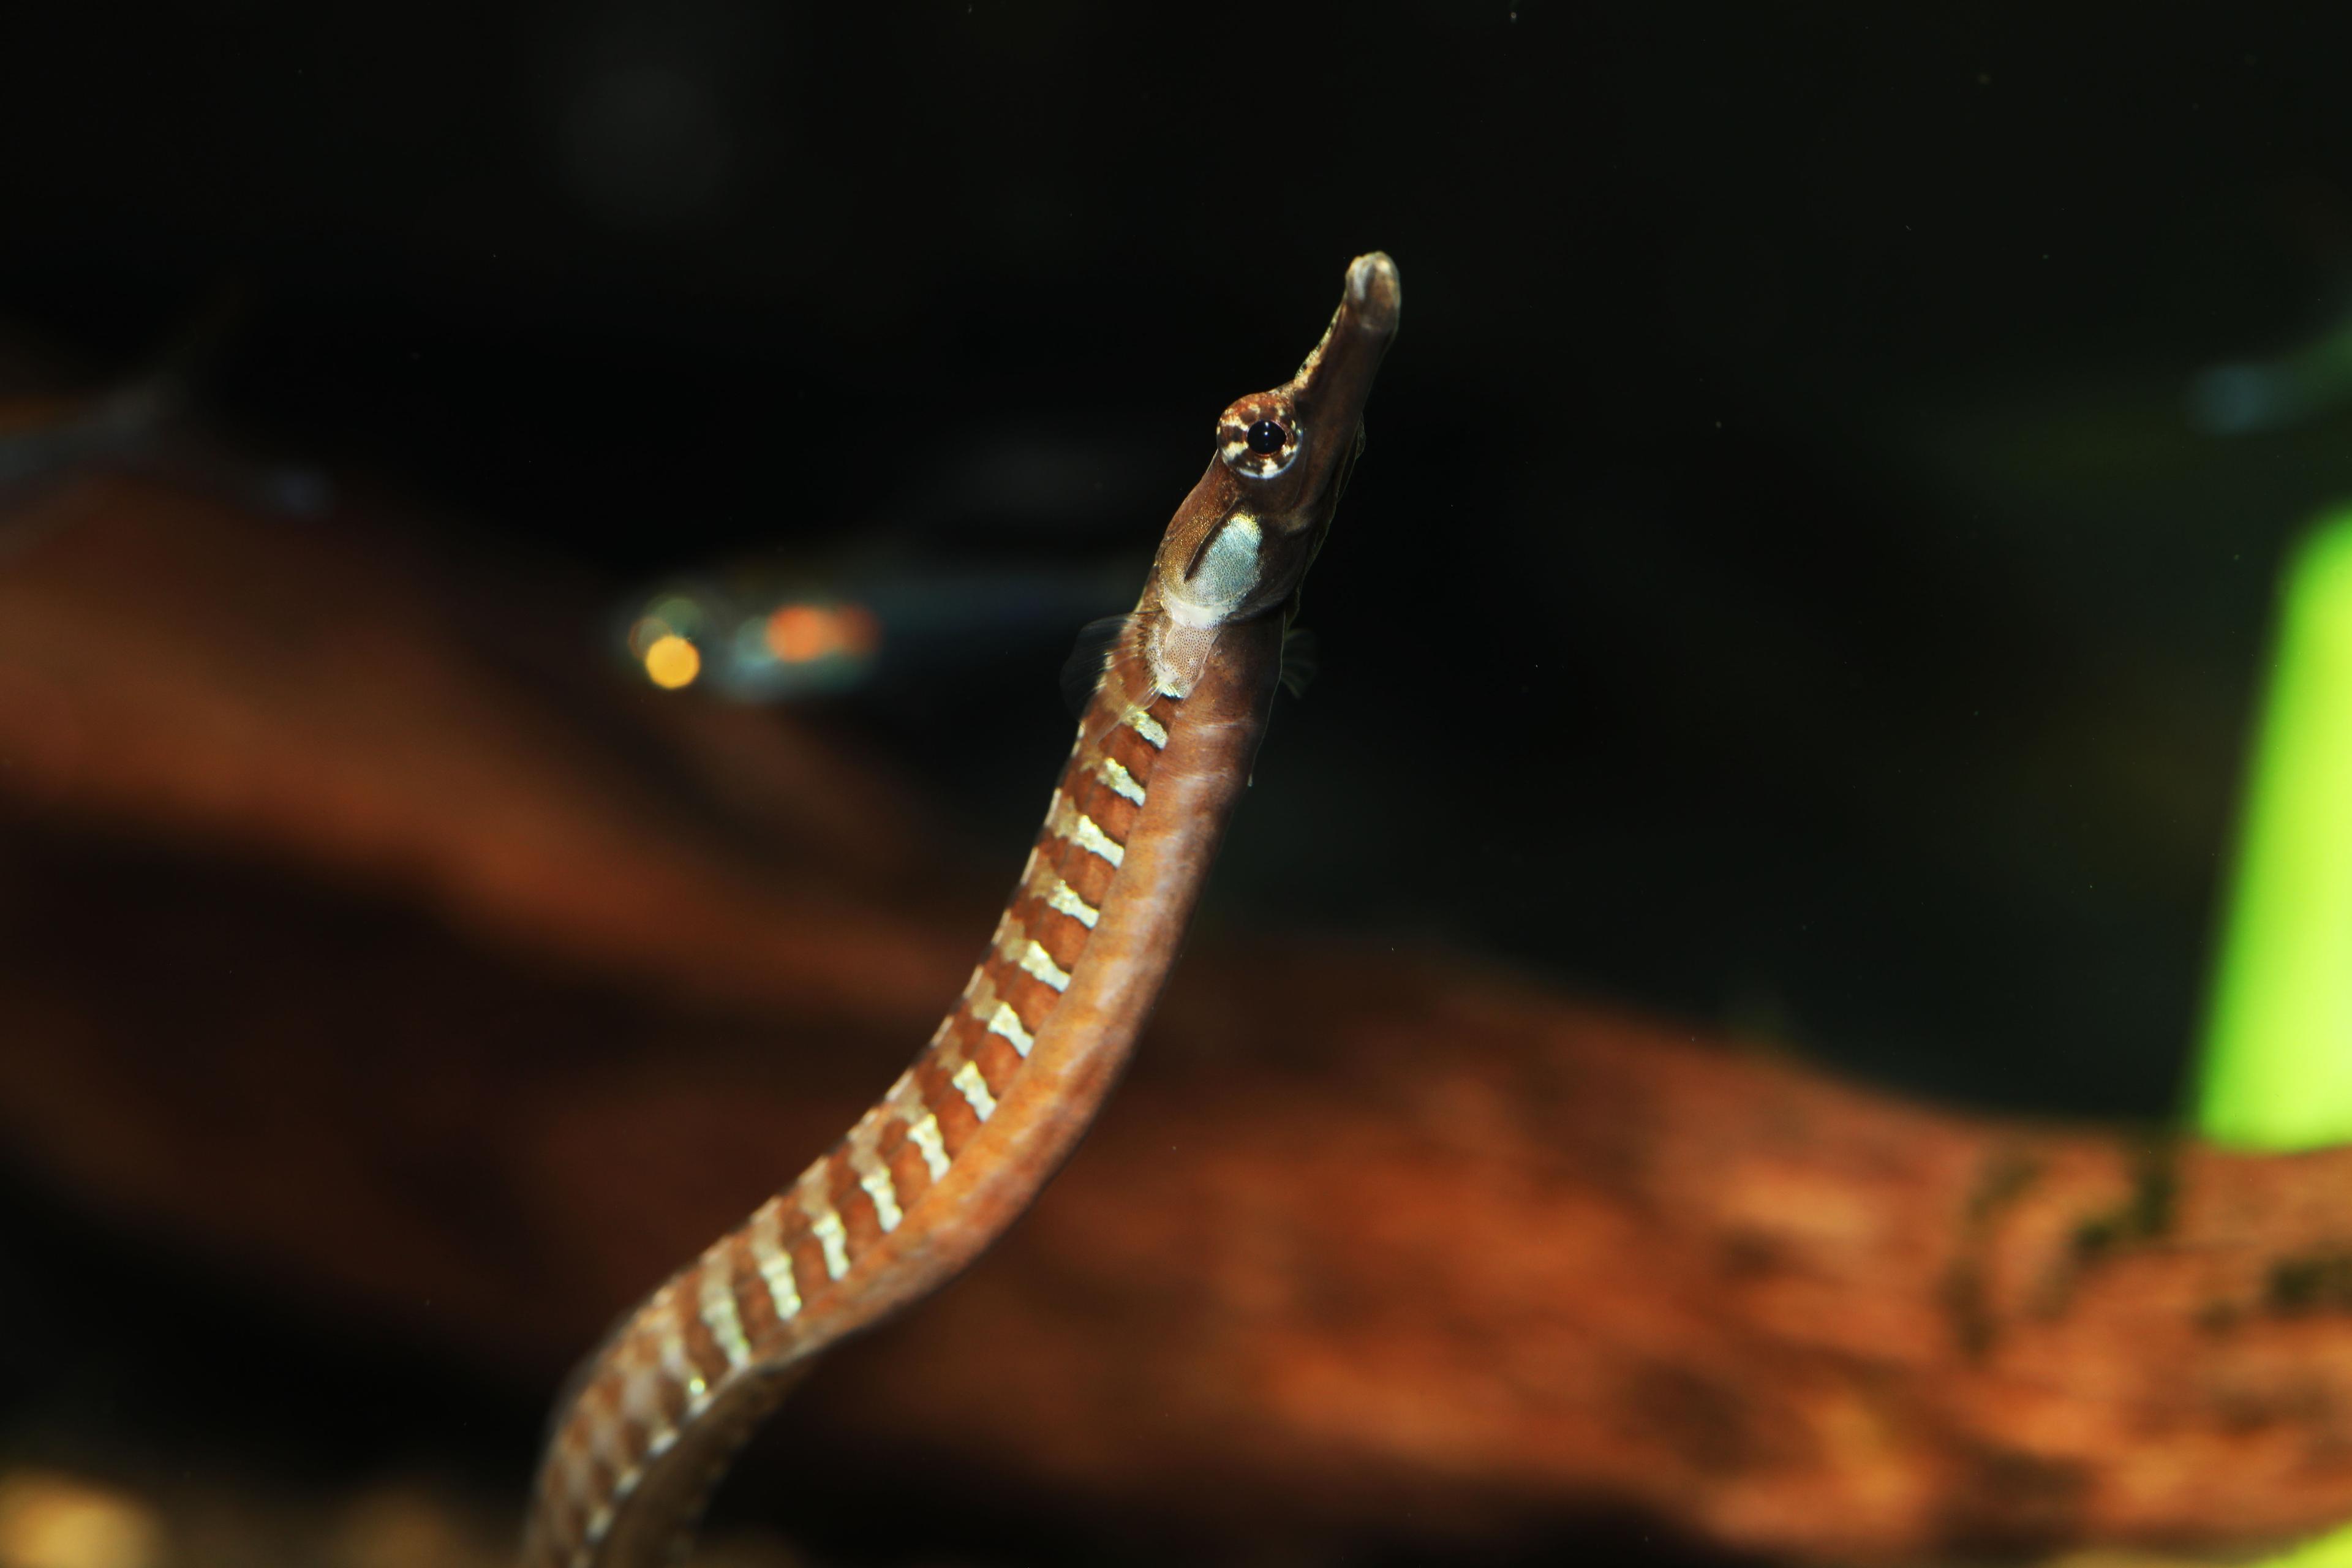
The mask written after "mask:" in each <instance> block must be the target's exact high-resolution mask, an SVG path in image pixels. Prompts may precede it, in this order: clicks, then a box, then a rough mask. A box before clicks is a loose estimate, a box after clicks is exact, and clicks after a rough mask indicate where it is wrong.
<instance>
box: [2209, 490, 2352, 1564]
mask: <svg viewBox="0 0 2352 1568" xmlns="http://www.w3.org/2000/svg"><path fill="white" fill-rule="evenodd" d="M2273 658H2274V662H2273V668H2272V674H2271V688H2270V693H2269V697H2268V699H2267V700H2266V702H2265V704H2264V708H2263V719H2262V732H2261V736H2260V739H2259V740H2258V742H2257V743H2256V747H2255V752H2254V760H2253V767H2252V773H2251V777H2250V784H2249V788H2248V792H2247V796H2246V806H2245V815H2244V821H2243V826H2242V830H2241V832H2242V837H2241V841H2240V844H2239V849H2238V865H2237V888H2236V890H2235V893H2234V895H2233V897H2232V901H2231V908H2230V913H2229V925H2228V927H2227V929H2226V931H2225V933H2224V936H2223V940H2222V946H2221V964H2220V968H2219V971H2218V973H2217V974H2216V983H2215V986H2214V992H2213V1001H2212V1007H2211V1014H2210V1019H2209V1022H2208V1026H2207V1032H2206V1038H2205V1056H2204V1075H2203V1081H2202V1083H2201V1084H2200V1089H2199V1095H2198V1104H2197V1121H2198V1127H2199V1130H2200V1131H2202V1132H2203V1133H2204V1135H2205V1136H2206V1137H2208V1138H2210V1139H2211V1140H2213V1141H2214V1142H2220V1143H2227V1144H2233V1145H2235V1146H2237V1147H2239V1148H2242V1149H2259V1150H2292V1149H2312V1148H2318V1147H2321V1146H2323V1145H2326V1144H2331V1143H2352V508H2346V509H2344V510H2338V511H2336V512H2335V513H2332V514H2331V515H2329V516H2328V517H2326V519H2324V520H2323V521H2321V523H2320V525H2319V526H2318V527H2317V528H2316V529H2315V530H2314V531H2312V533H2311V535H2310V536H2309V537H2308V538H2306V539H2305V541H2304V542H2303V544H2302V545H2301V547H2300V548H2298V549H2297V551H2296V552H2295V554H2294V560H2293V561H2292V562H2291V563H2290V564H2289V566H2288V568H2287V574H2286V583H2285V594H2284V599H2283V602H2282V605H2281V613H2280V620H2279V626H2278V630H2277V633H2276V641H2275V644H2274V651H2273ZM2281 1561H2287V1560H2284V1559H2283V1560H2281ZM2292 1561H2294V1562H2296V1563H2303V1562H2305V1559H2304V1558H2303V1557H2301V1556H2297V1557H2295V1558H2294V1559H2292ZM2309 1561H2311V1562H2314V1563H2316V1562H2320V1561H2323V1559H2317V1558H2314V1559H2310V1560H2309ZM2324 1561H2326V1562H2328V1563H2334V1562H2336V1561H2337V1559H2336V1558H2335V1557H2328V1558H2326V1559H2324ZM2343 1561H2345V1562H2346V1563H2347V1565H2352V1546H2347V1549H2346V1555H2345V1557H2344V1559H2343Z"/></svg>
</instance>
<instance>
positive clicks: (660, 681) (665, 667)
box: [646, 634, 702, 691]
mask: <svg viewBox="0 0 2352 1568" xmlns="http://www.w3.org/2000/svg"><path fill="white" fill-rule="evenodd" d="M701 673H702V654H701V651H700V650H699V649H698V648H697V647H695V646H694V645H693V644H692V643H690V642H688V641H687V640H686V639H685V638H684V637H678V636H677V635H675V634H672V635H671V636H669V637H656V638H655V639H654V645H653V647H649V648H647V649H646V679H648V680H651V681H652V682H653V683H654V684H655V685H656V686H658V687H660V688H661V689H663V690H664V691H676V690H677V689H678V688H679V687H681V686H691V685H693V684H694V678H695V677H696V676H698V675H700V674H701Z"/></svg>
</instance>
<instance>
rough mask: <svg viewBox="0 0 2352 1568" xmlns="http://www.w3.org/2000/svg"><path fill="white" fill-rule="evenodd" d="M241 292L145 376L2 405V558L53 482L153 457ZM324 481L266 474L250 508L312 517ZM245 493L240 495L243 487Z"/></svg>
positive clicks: (225, 333)
mask: <svg viewBox="0 0 2352 1568" xmlns="http://www.w3.org/2000/svg"><path fill="white" fill-rule="evenodd" d="M244 306H245V300H244V296H243V294H242V292H241V291H240V290H237V289H223V290H221V291H220V293H219V294H218V296H217V297H216V298H215V300H213V302H212V303H211V304H210V305H208V306H206V307H205V310H203V311H202V312H200V313H199V314H198V315H197V316H196V317H195V319H194V321H191V322H190V323H189V324H188V325H187V326H186V327H185V328H184V329H183V330H182V331H180V332H179V333H178V335H177V336H175V337H174V338H173V340H172V342H170V343H168V344H167V345H165V347H164V348H163V351H162V352H161V353H158V354H157V355H156V357H155V360H154V363H152V365H151V366H150V367H149V368H148V369H146V370H145V371H143V372H142V373H141V374H138V375H137V376H135V377H134V378H132V379H131V380H130V381H128V382H125V383H123V384H121V385H118V386H113V387H110V388H107V389H105V390H102V391H99V392H94V393H89V394H83V395H42V396H23V397H13V398H0V550H7V549H12V548H18V547H21V546H23V545H24V544H26V543H28V542H30V540H31V538H32V536H33V534H34V533H35V532H36V531H37V530H36V529H34V528H33V527H32V526H30V525H29V524H27V523H26V522H25V521H24V518H25V514H26V510H27V508H28V505H29V503H30V502H31V501H32V500H34V499H35V498H36V497H37V496H38V495H39V494H40V493H41V491H42V490H43V489H47V487H48V486H49V485H50V484H52V483H54V482H55V481H57V480H58V479H63V478H65V477H66V476H67V475H68V474H71V473H74V472H76V471H78V470H80V469H83V468H89V467H90V466H91V465H94V464H97V465H135V464H138V463H141V462H143V461H145V460H146V459H148V458H152V457H153V456H154V455H155V454H156V453H157V452H158V451H159V450H160V449H161V448H162V447H163V443H164V440H165V437H167V436H168V435H169V434H170V433H171V432H172V430H173V427H174V426H176V425H177V424H178V423H179V421H180V419H181V418H182V416H184V414H185V413H186V411H187V408H188V406H189V404H190V403H191V401H192V399H193V395H194V387H195V384H196V379H197V374H198V372H199V371H200V370H202V369H203V368H204V367H205V365H206V364H207V363H209V362H210V361H211V359H212V358H213V357H214V355H215V353H218V352H219V350H220V348H221V346H222V345H223V344H224V343H225V342H226V341H227V340H228V337H229V335H230V333H231V331H232V329H234V328H235V326H236V323H237V322H238V321H240V320H241V319H242V317H243V315H244ZM321 483H322V481H320V480H318V479H316V478H315V477H314V476H311V475H309V474H308V473H306V472H302V471H299V470H286V471H279V470H272V471H271V472H270V473H269V474H268V475H267V476H266V477H265V478H264V479H263V482H262V484H261V487H260V493H259V494H258V495H257V496H256V497H255V498H253V499H255V500H258V501H259V502H260V503H261V504H263V505H266V506H268V507H270V508H271V510H297V511H299V510H315V507H314V504H313V502H314V500H315V497H314V493H313V492H315V491H317V490H319V489H320V485H321ZM240 488H244V487H240Z"/></svg>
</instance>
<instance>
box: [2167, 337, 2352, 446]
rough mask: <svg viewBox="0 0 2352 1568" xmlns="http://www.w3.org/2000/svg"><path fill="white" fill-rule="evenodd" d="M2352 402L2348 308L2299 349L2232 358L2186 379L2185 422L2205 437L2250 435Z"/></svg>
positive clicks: (2299, 422)
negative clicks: (2232, 359)
mask: <svg viewBox="0 0 2352 1568" xmlns="http://www.w3.org/2000/svg"><path fill="white" fill-rule="evenodd" d="M2347 402H2352V312H2347V314H2346V315H2345V316H2344V317H2343V318H2342V319H2340V320H2339V321H2337V322H2336V324H2335V325H2334V326H2333V327H2330V328H2329V329H2328V330H2327V331H2325V332H2323V333H2321V334H2320V335H2319V336H2318V337H2316V338H2315V339H2313V340H2312V341H2311V342H2307V343H2305V344H2304V345H2302V346H2301V347H2299V348H2295V349H2292V350H2289V351H2288V352H2287V353H2283V354H2280V355H2277V356H2276V357H2274V358H2271V359H2250V360H2234V361H2231V362H2230V363H2224V364H2217V365H2213V366H2210V367H2209V368H2207V369H2205V370H2202V371H2200V372H2199V373H2198V374H2197V375H2196V376H2195V377H2194V378H2193V379H2192V380H2191V381H2190V382H2189V397H2188V404H2189V424H2190V425H2192V426H2195V427H2196V428H2197V429H2199V430H2201V431H2203V432H2204V433H2205V434H2207V435H2209V436H2249V435H2252V434H2254V433H2255V432H2257V431H2263V430H2276V429H2280V428H2283V427H2284V426H2291V425H2301V424H2304V423H2306V422H2308V421H2310V420H2313V419H2316V418H2318V417H2319V416H2322V415H2325V414H2327V413H2329V412H2330V411H2331V410H2334V409H2336V408H2338V407H2341V406H2342V405H2344V404H2346V403H2347Z"/></svg>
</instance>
